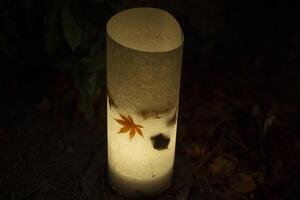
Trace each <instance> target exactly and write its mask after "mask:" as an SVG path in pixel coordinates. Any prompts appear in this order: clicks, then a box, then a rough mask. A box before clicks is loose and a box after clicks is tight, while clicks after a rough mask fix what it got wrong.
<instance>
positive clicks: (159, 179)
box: [107, 8, 183, 196]
mask: <svg viewBox="0 0 300 200" xmlns="http://www.w3.org/2000/svg"><path fill="white" fill-rule="evenodd" d="M182 46H183V33H182V31H181V28H180V25H179V24H178V22H177V21H176V19H175V18H174V17H172V16H171V15H170V14H169V13H168V12H166V11H164V10H160V9H156V8H133V9H128V10H125V11H122V12H120V13H118V14H116V15H114V16H113V17H112V18H111V19H110V20H109V21H108V23H107V146H108V169H109V179H110V182H111V184H112V185H113V187H114V188H115V189H116V190H117V191H118V192H119V193H121V194H124V195H126V196H136V195H140V194H155V193H158V192H161V191H162V190H164V189H166V188H167V187H168V186H169V185H170V183H171V177H172V171H173V165H174V156H175V144H176V129H177V113H178V104H179V88H180V75H181V60H182Z"/></svg>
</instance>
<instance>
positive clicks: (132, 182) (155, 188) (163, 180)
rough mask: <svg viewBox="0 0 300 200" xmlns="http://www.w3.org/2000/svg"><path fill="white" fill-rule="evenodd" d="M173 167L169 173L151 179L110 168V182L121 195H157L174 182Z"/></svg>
mask: <svg viewBox="0 0 300 200" xmlns="http://www.w3.org/2000/svg"><path fill="white" fill-rule="evenodd" d="M172 174H173V169H171V170H170V171H169V172H168V173H167V174H165V175H163V176H160V177H152V178H151V179H136V178H134V177H128V176H126V175H122V174H120V173H118V172H116V170H114V169H112V168H111V167H110V168H109V182H110V184H111V186H112V188H113V189H115V190H116V191H117V192H118V193H119V194H120V195H123V196H126V197H136V196H143V195H155V194H158V193H160V192H162V191H164V190H166V189H167V188H168V187H169V186H170V185H171V182H172Z"/></svg>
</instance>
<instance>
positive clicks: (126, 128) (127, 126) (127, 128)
mask: <svg viewBox="0 0 300 200" xmlns="http://www.w3.org/2000/svg"><path fill="white" fill-rule="evenodd" d="M120 116H121V118H122V119H115V120H116V121H117V122H118V123H119V124H121V125H122V126H123V127H122V128H121V129H120V131H119V132H118V133H127V132H128V133H129V139H130V140H131V139H132V138H133V136H134V135H135V133H136V132H137V133H138V134H140V135H141V136H142V137H144V135H143V133H142V131H141V129H140V128H144V127H143V126H141V125H138V124H135V123H134V121H133V119H132V118H131V117H130V115H128V118H126V117H125V116H123V115H121V114H120Z"/></svg>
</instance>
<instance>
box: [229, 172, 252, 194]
mask: <svg viewBox="0 0 300 200" xmlns="http://www.w3.org/2000/svg"><path fill="white" fill-rule="evenodd" d="M229 185H230V187H231V188H232V189H233V190H234V191H236V192H238V193H249V192H252V191H254V190H256V183H255V181H254V179H253V177H252V176H249V175H247V174H245V173H238V174H235V175H233V176H232V177H231V178H230V179H229Z"/></svg>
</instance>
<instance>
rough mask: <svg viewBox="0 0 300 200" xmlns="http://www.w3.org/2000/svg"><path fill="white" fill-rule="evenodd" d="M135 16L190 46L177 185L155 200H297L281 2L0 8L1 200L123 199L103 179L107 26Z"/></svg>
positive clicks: (289, 24) (102, 1) (292, 27)
mask: <svg viewBox="0 0 300 200" xmlns="http://www.w3.org/2000/svg"><path fill="white" fill-rule="evenodd" d="M137 6H151V7H157V8H162V9H165V10H167V11H169V12H170V13H172V14H173V15H174V16H175V17H176V18H177V20H178V21H179V23H180V24H181V26H182V29H183V32H184V35H185V43H184V57H183V65H182V80H181V97H180V109H179V123H178V139H177V152H176V164H175V172H174V181H173V184H172V186H171V187H170V188H169V189H168V190H167V191H166V192H164V193H162V194H161V195H158V196H155V197H149V199H178V200H184V199H206V200H207V199H230V200H233V199H272V200H273V199H286V200H294V199H300V197H299V192H298V190H299V180H300V179H299V173H300V168H299V165H300V164H299V157H300V156H299V155H300V154H299V152H300V151H299V150H300V146H299V136H298V135H299V129H300V128H299V124H300V117H299V114H300V113H299V102H300V87H299V86H300V76H299V75H300V66H299V65H300V62H299V61H300V60H299V59H300V34H299V33H300V26H299V19H300V18H299V8H298V7H296V6H295V5H293V4H292V3H290V2H288V1H283V0H281V1H260V0H253V1H234V0H229V1H225V0H198V1H197V0H186V1H184V0H164V1H154V0H147V1H136V0H121V1H117V0H113V1H108V0H86V1H80V0H42V1H38V0H15V1H10V0H2V1H1V2H0V27H1V28H0V52H1V59H0V66H1V71H0V199H1V200H2V199H5V200H13V199H30V200H34V199H123V198H122V197H119V196H118V195H117V194H116V193H115V192H114V191H112V189H111V188H110V186H109V185H108V183H107V177H106V146H105V143H106V141H105V140H106V106H105V105H106V80H105V24H106V21H107V20H108V19H109V18H110V17H111V16H112V15H114V14H115V13H117V12H118V11H121V10H124V9H126V8H132V7H137ZM145 198H146V197H145ZM145 198H144V199H145ZM147 199H148V197H147Z"/></svg>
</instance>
